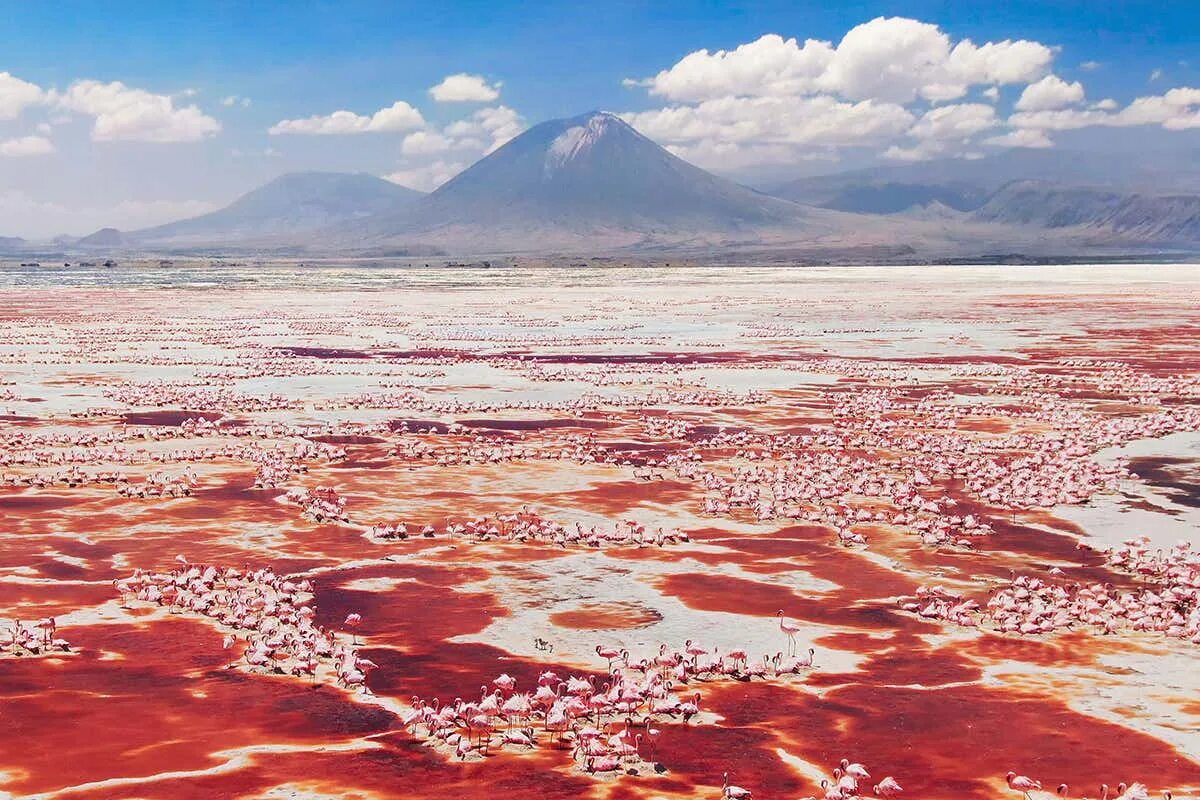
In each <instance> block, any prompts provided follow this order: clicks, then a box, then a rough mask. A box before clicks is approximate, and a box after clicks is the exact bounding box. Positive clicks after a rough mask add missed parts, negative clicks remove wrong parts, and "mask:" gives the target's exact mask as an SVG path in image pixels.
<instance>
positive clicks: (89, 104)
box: [51, 80, 221, 142]
mask: <svg viewBox="0 0 1200 800" xmlns="http://www.w3.org/2000/svg"><path fill="white" fill-rule="evenodd" d="M51 101H52V102H53V103H54V104H55V105H56V106H58V107H59V108H62V109H64V110H67V111H72V112H75V113H77V114H84V115H87V116H91V117H94V118H95V122H94V123H93V125H92V139H94V140H96V141H102V142H103V141H135V142H195V141H199V140H201V139H204V138H207V137H209V136H212V135H214V134H216V133H217V132H218V131H220V130H221V123H219V122H217V120H215V119H213V118H212V117H210V116H208V115H207V114H205V113H204V112H203V111H201V110H200V109H199V107H197V106H195V105H188V106H182V107H179V106H176V105H175V100H174V98H172V97H171V96H170V95H165V94H154V93H152V92H148V91H146V90H144V89H135V88H133V87H130V86H126V85H125V84H123V83H121V82H120V81H113V82H111V83H101V82H100V81H93V80H83V81H76V82H75V83H73V84H71V85H70V87H68V88H67V90H66V91H65V92H62V93H52V96H51Z"/></svg>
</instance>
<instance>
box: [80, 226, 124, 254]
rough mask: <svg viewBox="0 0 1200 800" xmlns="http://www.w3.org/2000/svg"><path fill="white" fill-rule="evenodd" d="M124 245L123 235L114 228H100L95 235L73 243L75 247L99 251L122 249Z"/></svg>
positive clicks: (92, 234)
mask: <svg viewBox="0 0 1200 800" xmlns="http://www.w3.org/2000/svg"><path fill="white" fill-rule="evenodd" d="M125 244H126V241H125V235H124V234H122V233H121V232H120V231H119V230H117V229H116V228H101V229H100V230H98V231H96V232H95V233H89V234H88V235H87V236H84V237H83V238H81V239H76V240H75V242H74V245H75V246H76V247H84V248H98V249H101V250H111V249H113V248H118V247H124V246H125Z"/></svg>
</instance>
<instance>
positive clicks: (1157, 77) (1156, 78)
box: [1150, 69, 1163, 81]
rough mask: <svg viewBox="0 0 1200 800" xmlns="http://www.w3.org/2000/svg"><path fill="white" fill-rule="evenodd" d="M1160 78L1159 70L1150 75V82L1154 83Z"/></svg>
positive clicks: (1161, 73) (1161, 72)
mask: <svg viewBox="0 0 1200 800" xmlns="http://www.w3.org/2000/svg"><path fill="white" fill-rule="evenodd" d="M1162 76H1163V71H1162V70H1161V69H1156V70H1154V71H1153V72H1151V73H1150V80H1152V81H1156V80H1158V79H1159V78H1161V77H1162Z"/></svg>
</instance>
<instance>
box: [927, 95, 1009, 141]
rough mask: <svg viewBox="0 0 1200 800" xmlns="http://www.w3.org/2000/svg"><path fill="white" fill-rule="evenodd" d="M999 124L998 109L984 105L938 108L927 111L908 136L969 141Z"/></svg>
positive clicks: (963, 104) (972, 104)
mask: <svg viewBox="0 0 1200 800" xmlns="http://www.w3.org/2000/svg"><path fill="white" fill-rule="evenodd" d="M998 124H999V120H997V119H996V109H994V108H992V107H991V106H989V105H986V104H984V103H961V104H959V105H951V106H937V107H936V108H931V109H930V110H929V111H926V112H925V113H924V114H923V115H922V116H921V118H920V119H919V120H917V121H916V123H914V124H913V126H912V128H911V129H909V131H908V134H909V135H910V136H913V137H916V138H917V139H935V140H943V141H944V140H952V139H969V138H970V137H972V136H974V135H975V134H977V133H980V132H982V131H986V130H988V129H989V128H994V127H996V125H998Z"/></svg>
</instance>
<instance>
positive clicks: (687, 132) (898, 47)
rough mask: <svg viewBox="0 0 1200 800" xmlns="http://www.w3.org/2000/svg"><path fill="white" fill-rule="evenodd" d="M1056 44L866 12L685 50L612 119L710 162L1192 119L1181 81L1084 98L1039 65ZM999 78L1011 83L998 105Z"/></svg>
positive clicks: (952, 151) (929, 151)
mask: <svg viewBox="0 0 1200 800" xmlns="http://www.w3.org/2000/svg"><path fill="white" fill-rule="evenodd" d="M1056 52H1057V49H1056V48H1055V47H1052V46H1050V45H1047V44H1044V43H1042V42H1037V41H1031V40H1026V39H1003V40H997V41H985V42H982V43H977V42H975V41H973V40H971V39H960V40H955V39H954V38H953V37H952V36H951V35H950V34H949V33H947V32H946V31H943V30H942V29H941V28H940V27H938V26H937V25H934V24H931V23H928V22H922V21H920V20H916V19H908V18H904V17H877V18H875V19H872V20H870V21H868V22H864V23H862V24H860V25H856V26H854V27H853V28H851V29H850V30H848V31H847V32H846V33H845V35H844V36H842V38H841V40H840V41H837V42H836V43H835V42H833V41H825V40H820V39H807V40H800V39H797V38H784V37H783V36H781V35H779V34H775V33H770V34H766V35H764V36H761V37H759V38H758V39H755V40H754V41H751V42H746V43H743V44H740V45H738V46H736V47H734V48H732V49H728V50H707V49H702V50H696V51H694V52H692V53H689V54H687V55H685V56H684V57H683V58H681V59H679V60H678V61H677V62H675V63H674V64H672V65H670V66H668V67H667V68H666V69H663V70H661V71H659V72H658V73H656V74H655V75H653V76H651V77H648V78H641V79H626V80H625V81H624V83H625V85H626V86H629V87H634V88H643V89H645V90H646V91H647V93H648V94H649V95H650V96H651V97H657V98H661V99H662V100H664V101H665V103H664V106H663V107H661V108H656V109H651V110H646V111H637V112H632V113H626V114H623V115H622V116H623V117H624V119H625V120H626V121H628V122H629V123H630V124H632V125H633V126H634V127H636V128H638V129H639V130H641V131H643V132H644V133H645V134H646V135H648V136H650V137H651V138H653V139H655V140H656V141H658V142H659V143H661V144H663V145H664V146H666V147H667V148H668V149H670V150H671V151H672V152H674V153H676V154H678V155H680V156H681V157H684V158H687V159H689V160H692V161H695V162H696V163H698V164H700V165H702V166H706V167H710V168H714V169H720V170H737V169H742V168H744V167H764V166H774V165H781V166H786V165H788V164H793V163H796V162H798V161H800V160H804V159H808V158H814V157H819V158H829V157H836V156H837V154H838V152H839V151H840V150H843V149H845V148H874V149H875V151H876V152H877V153H879V154H880V155H883V156H886V157H887V158H892V159H905V160H919V159H925V158H931V157H934V156H939V155H946V156H967V157H969V156H974V155H977V154H978V153H979V152H980V150H979V148H978V145H980V144H985V143H986V144H989V145H992V146H1009V147H1050V146H1052V145H1053V141H1052V139H1051V137H1050V135H1049V133H1050V132H1052V131H1055V130H1069V129H1073V128H1083V127H1089V126H1133V125H1159V126H1162V127H1163V128H1166V129H1168V130H1182V129H1186V128H1197V127H1200V102H1197V100H1196V99H1195V95H1194V94H1193V93H1194V92H1195V91H1196V90H1193V89H1190V88H1188V87H1178V88H1175V89H1171V90H1169V91H1165V92H1163V93H1162V94H1158V95H1153V96H1148V97H1139V98H1137V99H1135V100H1133V101H1132V102H1130V103H1129V104H1128V105H1127V106H1125V107H1121V106H1120V105H1119V104H1118V103H1116V102H1115V101H1113V100H1111V99H1104V100H1101V101H1099V102H1095V103H1091V104H1088V103H1087V92H1086V91H1085V88H1084V85H1083V83H1081V82H1080V81H1068V80H1065V79H1064V78H1062V77H1060V76H1059V75H1057V74H1055V73H1054V72H1052V71H1051V70H1052V67H1053V64H1054V59H1055V55H1056ZM1099 66H1100V65H1099V64H1098V63H1097V62H1084V63H1083V64H1081V65H1080V69H1082V70H1083V71H1085V72H1087V71H1091V70H1094V69H1096V68H1098V67H1099ZM1159 77H1162V73H1161V72H1156V75H1155V76H1154V78H1155V79H1157V78H1159ZM1005 86H1012V87H1016V88H1018V89H1019V91H1020V93H1019V96H1018V98H1017V100H1016V101H1015V102H1014V103H1012V105H1011V108H1007V109H1005V106H1006V103H1005V96H1004V95H1002V93H1001V91H1000V89H1001V87H1005ZM1014 94H1015V92H1014ZM968 95H971V96H973V97H974V98H976V100H977V101H976V102H967V101H966V99H967V97H968ZM1001 109H1004V110H1003V111H1001ZM1002 114H1003V115H1006V116H1007V119H1005V118H1004V116H1002Z"/></svg>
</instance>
